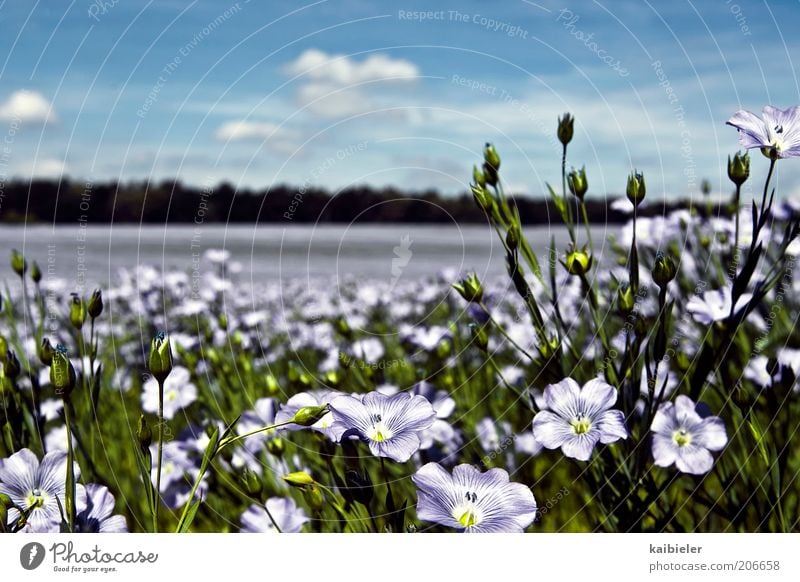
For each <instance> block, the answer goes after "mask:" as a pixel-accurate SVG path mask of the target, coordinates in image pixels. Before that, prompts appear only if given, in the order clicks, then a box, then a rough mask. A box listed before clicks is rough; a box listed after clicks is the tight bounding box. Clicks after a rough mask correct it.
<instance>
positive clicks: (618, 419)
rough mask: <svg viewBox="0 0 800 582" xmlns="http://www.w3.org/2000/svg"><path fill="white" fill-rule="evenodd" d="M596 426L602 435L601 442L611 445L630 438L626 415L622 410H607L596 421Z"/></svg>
mask: <svg viewBox="0 0 800 582" xmlns="http://www.w3.org/2000/svg"><path fill="white" fill-rule="evenodd" d="M595 426H596V427H597V430H598V432H599V433H600V442H601V443H603V444H609V443H613V442H616V441H618V440H620V439H626V438H628V429H627V427H626V426H625V415H624V414H622V411H621V410H607V411H605V412H604V413H603V414H602V415H601V416H600V417H599V418H598V419H597V420H596V421H595Z"/></svg>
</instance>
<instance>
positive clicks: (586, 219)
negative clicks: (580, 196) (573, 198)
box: [581, 200, 594, 255]
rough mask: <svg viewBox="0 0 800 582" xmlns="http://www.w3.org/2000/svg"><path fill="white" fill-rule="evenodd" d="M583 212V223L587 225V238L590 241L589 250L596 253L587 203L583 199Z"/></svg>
mask: <svg viewBox="0 0 800 582" xmlns="http://www.w3.org/2000/svg"><path fill="white" fill-rule="evenodd" d="M581 214H582V215H583V225H584V226H585V227H586V240H587V241H589V250H590V251H591V253H592V255H594V243H593V242H592V230H591V229H590V228H589V214H588V213H587V212H586V203H585V202H584V201H583V200H581Z"/></svg>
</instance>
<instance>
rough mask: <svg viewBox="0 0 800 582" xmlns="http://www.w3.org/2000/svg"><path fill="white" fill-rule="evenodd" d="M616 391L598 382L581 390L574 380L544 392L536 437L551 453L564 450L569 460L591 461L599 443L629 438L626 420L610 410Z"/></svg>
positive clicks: (535, 419)
mask: <svg viewBox="0 0 800 582" xmlns="http://www.w3.org/2000/svg"><path fill="white" fill-rule="evenodd" d="M616 401H617V391H616V390H615V389H614V387H613V386H611V385H609V384H607V383H606V382H604V381H603V380H600V379H599V378H595V379H593V380H590V381H589V382H587V383H586V385H585V386H584V387H583V388H581V387H580V386H579V385H578V383H577V382H576V381H575V380H573V379H572V378H565V379H564V380H562V381H561V382H559V383H558V384H550V385H549V386H547V387H546V388H545V389H544V405H545V407H546V408H547V410H542V411H540V412H539V413H537V414H536V416H535V417H534V418H533V436H534V437H535V438H536V440H537V441H539V442H540V443H541V444H542V446H544V447H546V448H548V449H557V448H559V447H560V448H561V451H562V452H563V453H564V455H566V456H567V457H570V458H573V459H577V460H579V461H588V460H589V458H590V457H591V456H592V451H594V447H595V445H597V443H598V442H599V443H603V444H609V443H613V442H616V441H618V440H619V439H625V438H627V437H628V429H627V428H626V427H625V417H624V416H623V414H622V412H621V411H620V410H612V409H611V407H612V406H614V404H615V403H616Z"/></svg>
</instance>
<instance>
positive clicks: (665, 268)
mask: <svg viewBox="0 0 800 582" xmlns="http://www.w3.org/2000/svg"><path fill="white" fill-rule="evenodd" d="M652 274H653V281H655V283H656V285H658V286H659V287H662V288H663V287H666V285H667V283H669V282H670V281H672V280H673V279H674V278H675V275H676V274H677V269H676V268H675V262H674V261H673V260H672V259H671V258H670V257H669V256H668V255H665V254H664V253H662V252H661V251H659V252H658V253H657V254H656V260H655V263H653V273H652Z"/></svg>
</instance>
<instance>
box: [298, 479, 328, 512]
mask: <svg viewBox="0 0 800 582" xmlns="http://www.w3.org/2000/svg"><path fill="white" fill-rule="evenodd" d="M303 498H304V499H305V500H306V503H308V506H309V507H310V508H311V509H312V510H313V511H321V510H322V505H323V503H324V501H325V499H324V497H323V496H322V489H320V488H319V487H317V486H316V485H312V486H311V487H306V488H305V489H303Z"/></svg>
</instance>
